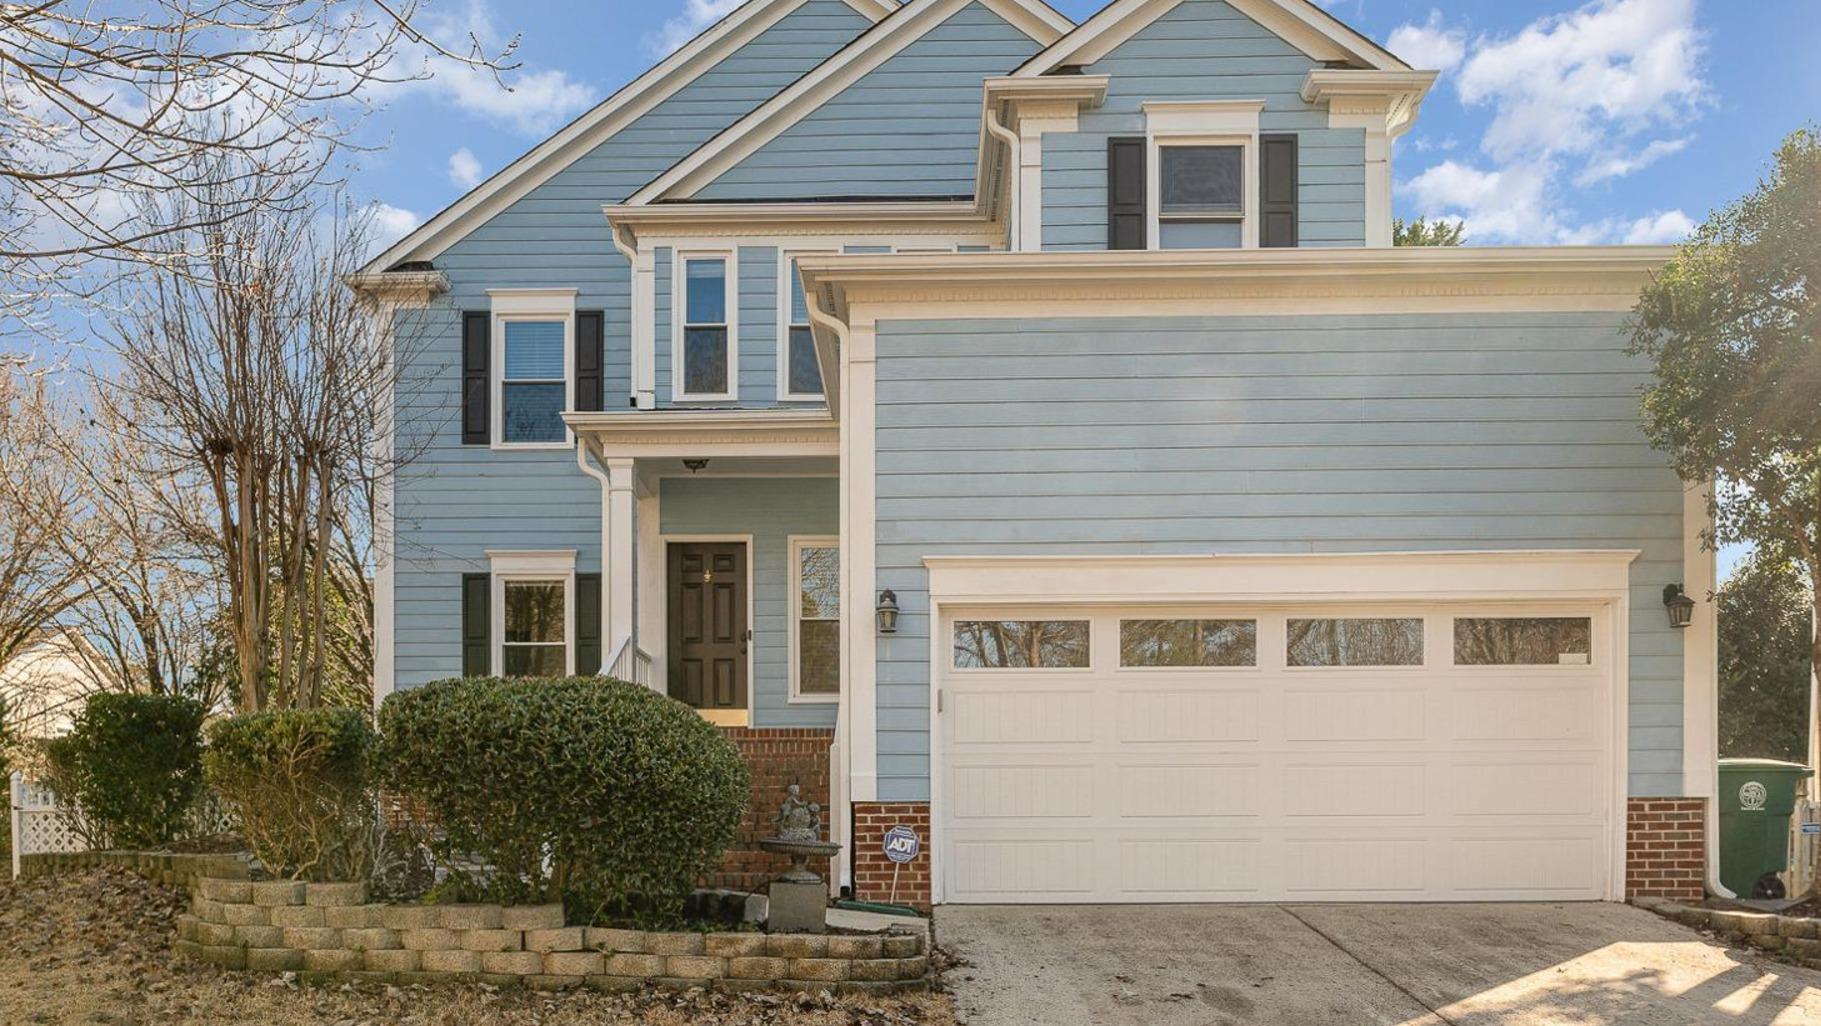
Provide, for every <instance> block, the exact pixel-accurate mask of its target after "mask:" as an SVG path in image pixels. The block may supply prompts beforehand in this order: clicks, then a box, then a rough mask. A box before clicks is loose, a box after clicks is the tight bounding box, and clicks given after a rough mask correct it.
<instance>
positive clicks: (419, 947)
mask: <svg viewBox="0 0 1821 1026" xmlns="http://www.w3.org/2000/svg"><path fill="white" fill-rule="evenodd" d="M177 937H178V940H177V950H178V952H179V953H180V954H183V955H187V956H189V957H193V958H198V959H201V960H203V961H205V962H211V963H213V964H215V965H220V966H224V967H226V968H229V969H254V970H266V971H295V972H299V973H305V974H322V976H323V977H324V978H343V979H354V980H367V981H376V982H387V983H407V982H408V983H419V982H430V981H437V980H451V979H468V980H480V981H484V982H487V983H493V984H502V985H503V984H516V985H524V986H530V987H537V988H540V989H557V988H564V987H580V986H589V987H595V988H599V989H604V990H625V989H633V988H637V987H642V986H645V985H646V984H657V985H660V986H670V987H675V988H679V989H682V988H689V987H709V988H713V989H718V990H730V991H739V990H753V989H773V988H780V987H782V988H785V989H803V990H824V989H828V990H836V991H867V992H883V991H897V990H907V989H923V988H924V987H926V986H927V978H928V975H929V951H928V941H927V935H926V934H925V933H923V932H922V931H915V932H892V933H887V934H882V935H868V936H850V935H830V936H808V935H802V936H797V935H783V934H778V935H767V934H761V933H708V934H701V933H648V932H644V931H639V930H609V929H597V928H593V927H589V928H583V927H579V926H564V925H563V909H562V906H560V905H537V906H524V907H501V906H499V905H379V904H369V903H368V902H367V900H366V889H365V887H364V886H362V885H361V884H303V883H293V882H289V881H276V882H263V881H262V882H254V881H248V880H245V879H216V878H212V877H206V876H205V877H201V878H199V879H198V880H197V884H196V897H195V903H194V905H193V907H192V909H191V914H189V915H186V916H183V917H182V918H181V919H179V920H178V924H177Z"/></svg>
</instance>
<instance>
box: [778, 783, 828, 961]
mask: <svg viewBox="0 0 1821 1026" xmlns="http://www.w3.org/2000/svg"><path fill="white" fill-rule="evenodd" d="M771 823H772V827H773V828H774V829H775V830H776V831H777V836H775V837H764V838H760V840H759V847H760V848H762V849H764V850H765V851H768V852H772V853H774V854H778V855H788V856H790V870H789V872H786V873H785V874H784V875H783V876H781V877H779V878H778V879H776V880H774V881H772V884H771V894H770V899H771V900H770V904H771V909H770V913H769V914H768V915H767V916H766V921H765V928H766V929H767V930H769V931H771V932H772V933H822V932H824V931H826V930H827V929H828V925H827V922H826V919H827V917H826V914H825V911H824V910H825V909H826V908H827V907H828V885H827V884H825V883H823V882H822V878H821V877H819V876H817V875H816V874H815V872H814V871H813V870H811V869H810V868H809V860H810V859H812V858H829V857H831V856H833V855H834V854H835V853H836V852H838V851H840V850H841V846H840V845H838V844H835V843H833V842H832V841H824V840H822V806H820V805H818V804H816V803H815V802H806V801H804V800H803V789H802V788H801V787H799V786H797V785H796V784H792V785H790V788H789V789H788V791H787V792H786V794H785V797H784V803H783V804H782V805H780V806H779V807H778V814H777V815H775V816H773V817H772V820H771Z"/></svg>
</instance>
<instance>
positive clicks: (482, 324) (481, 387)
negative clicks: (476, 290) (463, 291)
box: [462, 310, 493, 445]
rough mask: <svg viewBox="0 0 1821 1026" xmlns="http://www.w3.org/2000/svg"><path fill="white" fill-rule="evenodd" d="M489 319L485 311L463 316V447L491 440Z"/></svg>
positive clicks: (490, 339) (464, 313) (465, 313)
mask: <svg viewBox="0 0 1821 1026" xmlns="http://www.w3.org/2000/svg"><path fill="white" fill-rule="evenodd" d="M491 321H492V317H491V316H490V315H488V313H487V312H486V311H485V310H478V311H477V310H467V311H464V312H463V313H462V444H463V445H486V444H488V443H489V442H491V441H493V439H492V438H491V437H490V436H491V435H492V434H493V417H492V416H491V415H490V414H489V413H488V411H487V399H488V397H489V396H491V395H492V393H493V389H492V382H491V381H490V380H489V378H488V376H487V364H488V357H489V356H490V355H491V354H492V351H493V337H492V324H491Z"/></svg>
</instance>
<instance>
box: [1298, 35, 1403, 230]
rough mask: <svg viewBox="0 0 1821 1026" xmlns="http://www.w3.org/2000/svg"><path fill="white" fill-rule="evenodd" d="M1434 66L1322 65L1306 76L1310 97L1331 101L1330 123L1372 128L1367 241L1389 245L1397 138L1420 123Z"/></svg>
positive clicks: (1304, 87)
mask: <svg viewBox="0 0 1821 1026" xmlns="http://www.w3.org/2000/svg"><path fill="white" fill-rule="evenodd" d="M1435 79H1436V73H1435V72H1433V71H1356V70H1351V69H1340V68H1317V69H1315V70H1314V71H1311V72H1309V74H1308V76H1307V77H1306V78H1304V79H1303V85H1302V97H1303V101H1304V102H1305V103H1310V104H1326V105H1327V107H1328V127H1329V128H1358V129H1361V130H1363V131H1364V132H1365V134H1366V147H1365V149H1366V154H1365V156H1366V162H1365V175H1366V212H1365V224H1366V239H1365V242H1366V245H1367V246H1370V247H1374V248H1385V247H1389V246H1390V245H1391V244H1392V241H1393V239H1392V233H1391V180H1392V174H1391V141H1392V140H1393V139H1396V138H1397V137H1398V136H1400V135H1403V134H1404V133H1405V132H1407V131H1409V129H1410V126H1411V125H1412V124H1413V123H1415V121H1416V115H1417V111H1418V110H1419V109H1420V108H1421V107H1422V104H1423V98H1424V97H1425V96H1427V95H1428V94H1429V89H1430V87H1432V86H1433V85H1434V84H1435Z"/></svg>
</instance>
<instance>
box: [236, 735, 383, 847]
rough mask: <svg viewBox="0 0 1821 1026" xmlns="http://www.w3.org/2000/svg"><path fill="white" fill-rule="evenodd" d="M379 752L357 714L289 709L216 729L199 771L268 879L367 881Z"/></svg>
mask: <svg viewBox="0 0 1821 1026" xmlns="http://www.w3.org/2000/svg"><path fill="white" fill-rule="evenodd" d="M373 747H374V736H373V729H372V728H371V727H370V726H368V725H367V718H366V717H365V716H364V715H362V714H361V712H360V711H359V710H355V709H286V710H281V711H275V712H263V713H253V714H251V715H247V716H235V717H232V718H230V719H225V720H220V721H218V722H216V723H213V724H211V725H210V726H209V747H208V750H207V751H206V752H204V753H203V757H202V764H203V770H204V773H205V774H206V776H207V779H208V783H209V786H210V787H211V788H213V789H214V791H215V793H216V794H217V795H218V796H219V797H220V798H221V800H222V802H223V803H225V804H226V805H227V806H228V808H229V810H230V811H232V812H233V813H234V815H235V817H236V818H237V819H238V821H239V823H240V831H241V836H242V837H243V838H244V839H245V841H246V843H247V847H248V848H249V849H250V850H251V851H252V852H253V854H254V855H256V856H258V857H259V861H260V863H261V864H262V865H264V866H265V868H266V871H267V872H271V873H277V874H281V875H286V876H289V877H291V878H293V879H297V880H363V879H365V878H366V877H367V875H368V873H369V872H371V870H372V868H373V849H374V844H375V843H376V837H375V834H376V826H375V823H376V819H375V809H374V803H373V799H372V794H371V791H370V790H369V788H368V771H369V769H370V767H371V763H372V757H373Z"/></svg>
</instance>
